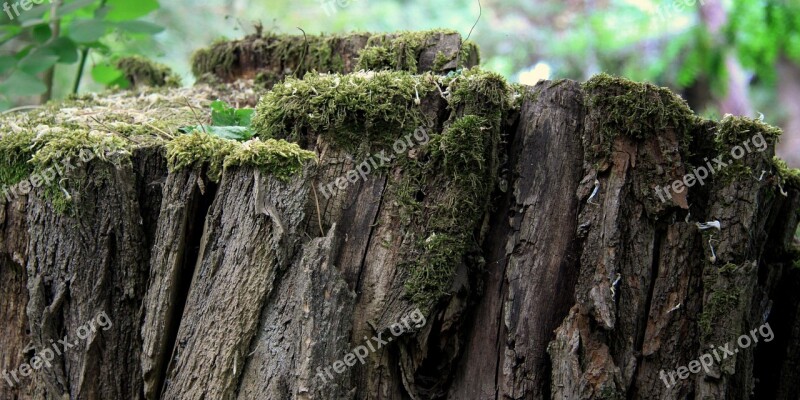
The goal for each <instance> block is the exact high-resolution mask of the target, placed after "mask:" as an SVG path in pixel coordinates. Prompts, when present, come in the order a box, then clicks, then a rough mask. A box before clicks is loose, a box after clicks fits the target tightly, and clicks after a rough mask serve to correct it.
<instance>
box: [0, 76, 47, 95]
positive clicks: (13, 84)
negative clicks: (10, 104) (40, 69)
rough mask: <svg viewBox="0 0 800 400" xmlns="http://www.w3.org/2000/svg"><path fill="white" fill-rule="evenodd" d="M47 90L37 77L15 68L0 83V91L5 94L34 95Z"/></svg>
mask: <svg viewBox="0 0 800 400" xmlns="http://www.w3.org/2000/svg"><path fill="white" fill-rule="evenodd" d="M46 91H47V86H45V85H44V83H42V81H41V80H39V78H37V77H36V76H34V75H31V74H29V73H27V72H25V71H21V70H17V71H14V73H12V74H11V76H9V77H8V79H6V80H5V82H2V83H0V93H3V94H4V95H6V96H35V95H39V94H42V93H44V92H46Z"/></svg>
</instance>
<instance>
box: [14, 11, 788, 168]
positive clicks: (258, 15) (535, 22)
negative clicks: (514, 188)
mask: <svg viewBox="0 0 800 400" xmlns="http://www.w3.org/2000/svg"><path fill="white" fill-rule="evenodd" d="M0 3H4V4H0V6H2V7H3V9H2V13H0V110H7V109H10V108H14V107H20V106H26V105H34V104H39V103H40V102H42V101H46V100H48V99H59V98H64V97H65V96H68V95H69V94H70V93H84V92H91V91H100V90H103V89H104V88H105V87H115V86H120V87H124V86H125V85H126V84H127V83H126V82H125V81H124V78H123V77H122V74H121V73H120V71H118V70H117V69H116V68H115V67H114V61H115V59H118V58H120V57H122V56H127V55H143V56H146V57H148V58H152V59H155V60H157V61H160V62H162V63H164V64H167V65H168V66H170V67H171V68H173V69H174V70H175V71H176V72H177V73H178V74H179V75H180V76H181V78H182V83H183V85H191V84H192V83H193V81H194V78H193V77H192V75H191V69H190V65H189V60H190V56H191V54H192V52H193V51H194V50H196V49H198V48H200V47H204V46H207V45H209V44H210V43H211V42H212V41H214V40H215V39H219V38H238V37H242V36H244V35H246V34H249V33H253V32H254V31H255V28H254V22H257V21H260V22H262V23H263V25H264V29H265V30H267V31H274V32H283V33H292V34H299V33H300V31H299V30H298V29H297V28H298V27H300V28H302V29H303V30H305V32H307V33H309V34H312V33H344V32H351V31H372V32H390V31H397V30H424V29H431V28H450V29H454V30H457V31H459V32H460V33H461V34H462V36H464V37H466V36H467V35H468V34H469V33H470V29H471V28H472V26H473V24H474V23H475V21H476V19H477V18H478V15H479V14H480V15H481V16H480V20H479V22H478V23H477V25H476V26H475V28H474V30H473V31H472V33H471V37H470V39H471V40H473V41H475V42H477V43H478V44H479V45H480V46H481V52H482V65H483V67H484V68H487V69H490V70H493V71H496V72H498V73H500V74H502V75H504V76H506V77H507V78H508V79H509V80H511V81H515V82H521V83H525V84H531V85H532V84H534V83H536V81H537V80H539V79H558V78H571V79H576V80H586V79H588V78H589V77H590V76H592V75H593V74H596V73H598V72H603V71H605V72H608V73H611V74H615V75H621V76H625V77H627V78H630V79H633V80H638V81H651V82H654V83H656V84H658V85H661V86H667V87H670V88H672V89H673V90H674V91H676V92H678V93H681V94H682V95H683V97H684V98H686V99H687V101H688V102H689V104H690V106H691V107H692V108H693V109H694V110H695V111H696V112H698V113H700V114H702V115H705V116H708V117H712V118H716V117H719V116H722V115H724V114H726V113H731V114H736V115H747V116H750V117H758V116H760V115H761V114H763V116H764V119H765V120H766V121H767V122H769V123H771V124H774V125H778V126H781V127H782V128H783V129H784V131H785V132H786V133H785V135H784V138H783V142H782V148H781V149H780V151H781V155H782V156H783V157H784V158H785V159H787V161H789V163H790V165H792V166H795V167H800V0H598V1H592V0H481V3H480V5H479V3H478V1H477V0H439V1H435V2H432V1H429V0H293V1H275V0H267V1H255V0H170V1H165V0H163V1H160V2H159V1H158V0H52V2H51V1H50V0H37V1H33V0H0ZM36 3H41V4H36ZM16 12H19V14H17V13H16Z"/></svg>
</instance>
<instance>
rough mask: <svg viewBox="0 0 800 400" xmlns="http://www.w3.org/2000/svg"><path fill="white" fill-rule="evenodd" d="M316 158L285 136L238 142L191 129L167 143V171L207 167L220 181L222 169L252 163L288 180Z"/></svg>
mask: <svg viewBox="0 0 800 400" xmlns="http://www.w3.org/2000/svg"><path fill="white" fill-rule="evenodd" d="M313 160H316V155H315V154H314V153H313V152H311V151H307V150H303V149H301V148H300V147H299V146H298V145H297V144H295V143H289V142H286V141H284V140H275V139H267V140H265V141H262V140H261V139H259V138H255V139H252V140H249V141H247V142H244V143H240V142H237V141H234V140H228V139H223V138H219V137H216V136H211V135H208V134H206V133H202V132H194V133H190V134H186V135H181V136H178V137H176V138H175V139H174V140H172V141H170V142H169V143H167V162H168V165H169V169H170V171H173V172H174V171H176V170H179V169H182V168H203V167H206V168H207V171H208V173H207V174H208V177H209V179H211V180H212V181H215V182H216V181H219V179H220V177H221V176H222V172H223V171H224V170H225V169H226V168H229V167H234V166H252V167H255V168H258V169H260V170H262V171H264V172H266V173H269V174H272V175H273V176H275V177H277V178H278V179H281V180H287V179H289V178H291V176H293V175H294V174H296V173H297V172H299V171H300V170H302V168H303V166H304V165H305V164H306V163H307V162H309V161H313Z"/></svg>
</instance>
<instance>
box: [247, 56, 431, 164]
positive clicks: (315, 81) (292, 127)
mask: <svg viewBox="0 0 800 400" xmlns="http://www.w3.org/2000/svg"><path fill="white" fill-rule="evenodd" d="M433 90H436V89H435V84H434V77H433V76H431V75H429V74H428V75H420V76H417V75H411V74H409V73H407V72H402V71H381V72H361V73H354V74H347V75H341V74H331V75H327V74H307V75H306V76H305V78H304V79H294V78H289V79H287V80H286V81H285V82H283V83H280V84H277V85H275V87H273V89H272V90H271V91H270V92H268V93H267V94H265V95H264V97H263V98H262V100H261V102H260V103H259V104H258V106H257V107H256V116H255V117H254V119H253V127H254V129H255V130H256V132H257V133H258V134H259V135H261V136H262V137H268V138H287V139H290V140H295V141H301V142H305V141H306V140H307V138H306V137H305V135H307V134H308V133H309V131H312V132H315V133H321V134H326V135H329V137H331V138H332V139H333V140H334V142H335V143H337V144H338V145H340V146H342V147H344V148H347V149H350V150H354V149H355V148H357V147H358V146H359V145H360V144H361V143H362V141H364V140H369V141H382V140H383V139H393V138H394V137H395V136H394V135H392V134H391V133H392V132H398V130H403V129H409V130H414V129H415V128H416V127H418V126H420V125H421V124H423V123H424V119H423V115H422V113H421V111H420V106H419V105H418V100H419V99H420V97H421V96H425V95H426V94H427V93H430V92H431V91H433ZM387 135H388V136H391V137H390V138H387Z"/></svg>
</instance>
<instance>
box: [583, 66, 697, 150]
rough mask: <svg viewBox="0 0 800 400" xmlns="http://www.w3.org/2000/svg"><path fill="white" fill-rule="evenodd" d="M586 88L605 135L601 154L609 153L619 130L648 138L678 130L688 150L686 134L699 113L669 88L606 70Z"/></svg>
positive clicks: (588, 98) (635, 137) (585, 84)
mask: <svg viewBox="0 0 800 400" xmlns="http://www.w3.org/2000/svg"><path fill="white" fill-rule="evenodd" d="M583 88H584V90H586V92H587V105H588V106H589V107H591V108H592V110H591V112H592V116H593V118H595V119H596V121H597V126H598V128H599V129H600V130H601V133H602V136H603V137H604V138H606V141H605V143H603V146H602V148H601V149H599V154H598V155H600V156H602V155H604V154H608V152H609V151H610V149H611V144H612V143H613V138H614V137H616V136H617V135H619V134H623V135H625V136H627V137H630V138H634V139H645V138H647V137H650V136H651V135H653V134H655V133H657V132H663V131H665V130H667V129H673V130H674V131H675V132H676V135H677V137H678V139H679V140H681V145H682V147H683V150H685V151H688V145H689V139H688V138H687V136H688V135H689V132H690V130H691V127H692V125H693V124H694V122H695V121H696V120H697V117H696V116H695V115H694V113H693V112H692V110H691V109H690V108H689V106H688V105H687V103H686V101H685V100H684V99H682V98H681V97H680V96H678V95H676V94H675V93H673V92H672V91H671V90H669V89H668V88H664V87H658V86H655V85H653V84H650V83H638V82H633V81H630V80H628V79H625V78H619V77H614V76H611V75H608V74H605V73H602V74H598V75H595V76H593V77H592V78H591V79H589V80H588V81H587V82H585V83H584V84H583Z"/></svg>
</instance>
